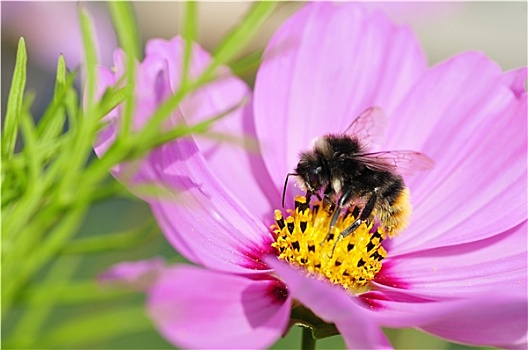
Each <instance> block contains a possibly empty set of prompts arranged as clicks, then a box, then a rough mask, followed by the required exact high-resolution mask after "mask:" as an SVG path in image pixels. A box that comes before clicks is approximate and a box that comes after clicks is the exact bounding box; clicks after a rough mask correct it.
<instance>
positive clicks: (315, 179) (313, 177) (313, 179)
mask: <svg viewBox="0 0 528 350" xmlns="http://www.w3.org/2000/svg"><path fill="white" fill-rule="evenodd" d="M310 186H312V189H314V190H317V189H318V188H319V176H318V175H317V174H316V173H313V174H310Z"/></svg>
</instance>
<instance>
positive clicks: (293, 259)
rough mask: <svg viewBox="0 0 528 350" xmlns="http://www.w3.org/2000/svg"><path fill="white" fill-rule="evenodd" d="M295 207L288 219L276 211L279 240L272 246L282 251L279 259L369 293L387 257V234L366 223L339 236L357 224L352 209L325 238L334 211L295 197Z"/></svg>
mask: <svg viewBox="0 0 528 350" xmlns="http://www.w3.org/2000/svg"><path fill="white" fill-rule="evenodd" d="M295 207H296V208H295V210H291V209H288V210H286V211H287V212H288V214H289V215H288V216H287V217H286V218H284V217H283V215H282V213H281V211H280V210H275V222H276V223H275V224H274V225H272V226H271V229H272V230H273V232H274V233H275V237H276V238H275V242H274V243H273V244H272V246H273V247H275V248H276V249H277V251H278V252H279V259H282V260H285V261H287V262H289V263H290V264H292V265H294V266H297V267H302V268H304V269H306V270H307V271H308V273H309V274H311V275H316V276H324V277H325V278H327V279H328V280H330V281H331V282H332V283H335V284H340V285H342V286H343V287H344V288H345V289H349V290H351V291H352V292H354V293H359V292H362V291H364V290H366V287H367V284H368V283H369V282H370V281H371V280H372V279H373V278H374V276H375V275H376V274H377V273H378V272H379V271H380V270H381V261H382V260H383V258H385V257H386V256H387V252H386V250H385V249H384V248H383V247H382V246H381V243H382V241H383V239H385V238H386V237H385V233H384V232H383V231H382V230H381V229H379V230H377V231H375V232H370V231H371V229H372V224H370V225H369V226H367V225H366V224H365V223H362V224H361V225H360V226H359V227H358V228H357V229H356V230H355V231H354V232H353V233H352V234H350V235H349V236H347V237H344V238H341V237H339V234H340V232H341V231H343V230H344V229H346V228H347V227H349V226H350V225H351V224H352V223H353V222H354V221H356V218H355V217H354V216H353V213H352V212H353V210H352V209H353V208H350V209H349V210H348V211H347V212H346V213H344V214H341V215H340V217H339V219H338V220H337V223H336V225H335V228H334V230H333V232H332V234H331V235H330V236H329V237H328V239H325V238H326V237H327V233H328V229H329V227H330V220H331V218H332V212H331V211H330V210H328V208H323V206H322V205H321V203H315V204H313V206H312V207H310V206H309V204H308V203H306V198H305V197H302V196H297V197H295Z"/></svg>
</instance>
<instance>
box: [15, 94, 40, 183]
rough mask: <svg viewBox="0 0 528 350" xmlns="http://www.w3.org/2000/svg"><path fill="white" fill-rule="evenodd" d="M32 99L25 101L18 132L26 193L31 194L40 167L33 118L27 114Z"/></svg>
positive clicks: (37, 178)
mask: <svg viewBox="0 0 528 350" xmlns="http://www.w3.org/2000/svg"><path fill="white" fill-rule="evenodd" d="M33 98H34V96H31V97H29V96H28V98H27V99H26V101H25V103H24V106H23V107H22V111H21V113H20V120H19V123H20V131H21V133H22V137H23V139H24V150H23V153H24V158H25V160H26V166H27V173H28V181H27V185H28V186H27V189H26V190H27V191H28V192H33V191H34V188H35V187H36V186H37V185H38V184H39V175H40V166H41V162H40V160H41V155H40V150H39V149H38V148H37V132H36V128H35V124H34V123H33V118H32V116H31V115H30V113H29V107H30V104H31V102H30V101H32V100H33Z"/></svg>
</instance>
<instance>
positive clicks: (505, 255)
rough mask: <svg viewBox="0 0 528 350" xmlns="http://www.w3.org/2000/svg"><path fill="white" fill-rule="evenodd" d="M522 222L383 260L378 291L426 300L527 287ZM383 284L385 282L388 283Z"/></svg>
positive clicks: (525, 230)
mask: <svg viewBox="0 0 528 350" xmlns="http://www.w3.org/2000/svg"><path fill="white" fill-rule="evenodd" d="M527 229H528V225H527V224H526V221H525V222H524V223H523V224H521V225H519V226H517V227H515V228H513V229H511V230H509V231H507V232H505V233H503V234H501V235H496V236H494V237H491V238H488V239H484V240H480V241H477V242H471V243H466V244H461V245H457V246H450V247H443V248H436V249H430V250H427V251H419V252H417V253H410V254H406V255H402V256H398V257H395V258H391V257H390V253H389V257H388V258H387V259H386V260H385V261H384V264H383V269H382V271H380V273H379V274H378V275H377V276H376V279H375V280H376V281H378V282H379V284H377V285H376V286H377V289H381V290H386V289H387V288H384V286H385V285H387V286H389V288H388V290H392V289H393V288H394V287H396V288H400V290H401V292H402V293H406V294H410V295H414V296H420V297H424V298H428V299H446V298H447V299H451V298H453V296H454V295H456V296H457V297H462V296H466V295H473V294H475V293H483V292H494V291H495V292H497V293H500V292H501V291H502V290H503V288H504V286H509V287H508V288H509V289H520V290H522V291H526V288H527V276H526V270H527V258H528V256H527V251H526V246H527V244H528V242H527V235H526V232H527ZM387 282H388V283H387Z"/></svg>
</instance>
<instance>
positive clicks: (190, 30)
mask: <svg viewBox="0 0 528 350" xmlns="http://www.w3.org/2000/svg"><path fill="white" fill-rule="evenodd" d="M197 28H198V10H197V3H196V2H194V1H187V2H186V3H185V16H184V20H183V28H182V36H183V39H184V40H185V50H184V52H183V66H182V79H181V86H182V88H185V86H186V85H187V82H188V79H189V70H190V66H191V57H192V46H193V43H194V42H196V37H197V33H198V29H197Z"/></svg>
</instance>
